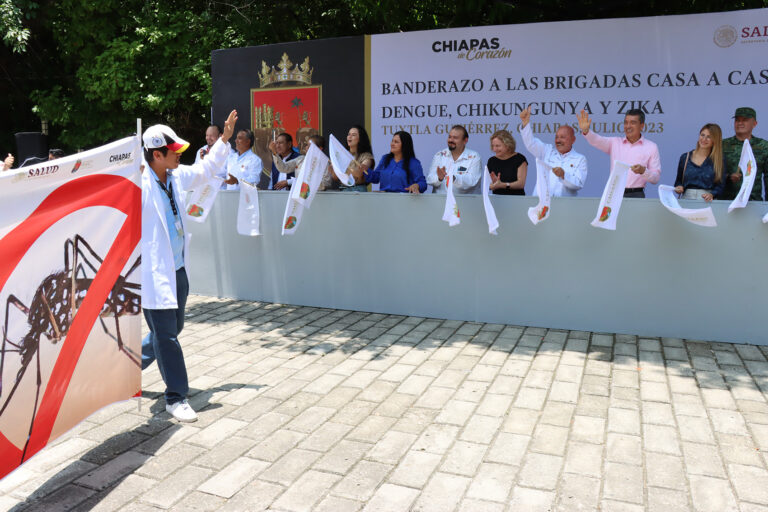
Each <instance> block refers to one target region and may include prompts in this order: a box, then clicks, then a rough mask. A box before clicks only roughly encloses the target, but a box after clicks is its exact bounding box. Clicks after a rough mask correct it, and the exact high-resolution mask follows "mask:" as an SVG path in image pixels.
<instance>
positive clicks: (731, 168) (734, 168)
mask: <svg viewBox="0 0 768 512" xmlns="http://www.w3.org/2000/svg"><path fill="white" fill-rule="evenodd" d="M749 145H750V146H752V153H753V154H754V155H755V160H756V162H755V163H756V164H757V176H755V184H754V185H753V186H752V193H751V194H750V195H749V199H750V201H762V200H763V190H765V191H766V194H768V140H765V139H759V138H757V137H755V136H754V135H753V136H752V138H751V139H749ZM743 146H744V142H743V141H740V140H739V139H737V138H736V137H735V136H733V137H729V138H727V139H723V156H724V157H725V172H724V173H723V174H725V176H726V181H725V189H723V193H722V194H721V195H720V197H718V199H727V200H729V201H730V200H732V199H734V198H736V195H737V194H738V193H739V190H740V189H741V181H742V180H738V181H737V182H735V183H734V182H732V181H731V180H730V179H729V178H727V176H728V175H729V174H734V173H737V172H739V160H741V149H742V147H743ZM763 186H765V188H764V189H763ZM766 199H768V197H767V198H766Z"/></svg>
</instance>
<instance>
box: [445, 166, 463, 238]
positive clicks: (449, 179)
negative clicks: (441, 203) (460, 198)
mask: <svg viewBox="0 0 768 512" xmlns="http://www.w3.org/2000/svg"><path fill="white" fill-rule="evenodd" d="M445 190H446V194H445V209H443V220H444V221H445V222H447V223H448V225H449V226H450V227H453V226H457V225H458V224H459V223H460V222H461V214H460V213H459V205H458V204H456V197H454V195H453V176H452V175H450V174H448V175H446V176H445Z"/></svg>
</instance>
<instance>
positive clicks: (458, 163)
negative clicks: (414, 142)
mask: <svg viewBox="0 0 768 512" xmlns="http://www.w3.org/2000/svg"><path fill="white" fill-rule="evenodd" d="M468 141H469V134H468V133H467V130H466V128H464V127H463V126H461V125H459V124H457V125H455V126H453V127H452V128H451V131H449V132H448V148H446V149H443V150H442V151H438V152H437V153H436V154H435V156H434V158H432V165H430V167H429V174H427V183H428V184H429V185H432V193H433V194H445V177H446V176H453V178H452V179H453V180H454V182H453V192H454V193H455V194H479V193H480V175H481V172H482V171H481V169H480V155H479V154H478V153H477V151H473V150H471V149H467V142H468Z"/></svg>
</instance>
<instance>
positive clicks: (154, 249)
mask: <svg viewBox="0 0 768 512" xmlns="http://www.w3.org/2000/svg"><path fill="white" fill-rule="evenodd" d="M236 121H237V112H236V111H234V110H233V111H232V113H230V114H229V117H228V118H227V121H226V123H225V125H224V131H223V133H222V134H221V138H219V140H217V141H216V143H215V144H214V145H213V146H212V147H211V150H210V152H209V153H208V155H207V156H206V157H205V159H204V160H203V161H202V162H200V163H199V164H195V165H193V166H187V165H181V166H180V165H179V158H180V157H181V153H182V152H183V151H184V150H186V149H187V148H188V147H189V143H188V142H187V141H185V140H183V139H181V138H180V137H179V136H178V135H176V133H175V132H174V131H173V130H172V129H171V128H169V127H168V126H165V125H161V124H158V125H154V126H151V127H149V128H147V130H146V131H145V132H144V135H143V137H142V139H143V141H144V159H145V163H144V169H143V171H142V176H141V215H142V217H141V261H142V265H141V300H142V308H143V310H144V318H145V319H146V321H147V325H148V326H149V331H150V332H149V334H148V335H147V337H146V338H144V340H142V346H141V352H142V354H141V355H142V357H141V359H142V365H141V366H142V369H144V368H146V367H147V366H149V365H150V364H151V363H152V361H154V360H155V359H157V365H158V367H159V369H160V375H162V377H163V381H164V382H165V385H166V389H165V409H166V411H168V412H169V413H170V414H171V415H172V416H173V417H174V418H176V419H177V420H179V421H184V422H191V421H196V420H197V414H195V411H194V410H192V408H191V407H190V406H189V404H188V403H187V393H188V392H189V382H188V379H187V368H186V366H185V364H184V355H183V353H182V350H181V345H180V344H179V340H178V338H177V336H178V335H179V333H180V332H181V329H182V328H183V327H184V307H185V305H186V302H187V295H188V293H189V281H188V280H187V272H186V270H185V268H184V267H185V264H184V262H185V259H186V256H187V255H188V254H189V234H188V233H186V232H185V228H184V220H185V219H184V215H185V213H184V212H185V205H184V197H185V191H187V190H192V189H194V188H195V187H197V186H200V185H202V184H204V183H205V182H206V181H207V180H210V179H211V178H213V177H214V176H216V175H217V174H220V173H221V172H222V170H223V166H224V165H225V163H226V161H227V156H228V155H229V152H230V151H231V147H230V145H229V138H230V137H231V136H232V132H233V131H234V128H235V122H236Z"/></svg>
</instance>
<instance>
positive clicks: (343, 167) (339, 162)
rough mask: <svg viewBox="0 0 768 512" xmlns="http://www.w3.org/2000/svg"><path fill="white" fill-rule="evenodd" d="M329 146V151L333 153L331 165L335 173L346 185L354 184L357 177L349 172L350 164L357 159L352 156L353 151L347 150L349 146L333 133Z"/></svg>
mask: <svg viewBox="0 0 768 512" xmlns="http://www.w3.org/2000/svg"><path fill="white" fill-rule="evenodd" d="M328 147H329V149H330V151H329V153H330V155H331V167H332V168H333V173H334V174H335V175H336V177H337V178H339V181H340V182H342V183H343V184H344V185H346V186H348V187H351V186H353V185H354V184H355V178H354V177H353V176H352V175H351V174H347V169H349V165H350V164H351V163H352V162H353V161H354V160H355V157H354V156H352V153H350V152H349V151H347V148H345V147H344V146H343V145H342V144H341V142H339V141H338V139H337V138H336V137H334V136H333V134H331V136H330V143H329V145H328Z"/></svg>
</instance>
